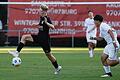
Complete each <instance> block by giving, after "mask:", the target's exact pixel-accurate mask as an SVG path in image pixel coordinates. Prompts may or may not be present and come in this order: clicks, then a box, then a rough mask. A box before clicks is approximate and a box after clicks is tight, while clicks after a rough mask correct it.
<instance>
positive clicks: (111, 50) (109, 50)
mask: <svg viewBox="0 0 120 80" xmlns="http://www.w3.org/2000/svg"><path fill="white" fill-rule="evenodd" d="M118 46H119V44H118ZM103 53H104V54H106V55H108V59H109V60H117V59H118V56H117V54H118V51H115V47H114V45H113V43H111V44H108V45H107V46H106V47H105V48H104V51H103Z"/></svg>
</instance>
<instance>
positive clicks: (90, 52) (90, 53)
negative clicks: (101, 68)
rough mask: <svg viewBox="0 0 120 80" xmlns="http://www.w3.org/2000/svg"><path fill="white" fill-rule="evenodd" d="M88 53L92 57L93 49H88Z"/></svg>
mask: <svg viewBox="0 0 120 80" xmlns="http://www.w3.org/2000/svg"><path fill="white" fill-rule="evenodd" d="M89 55H90V57H93V55H94V51H93V49H91V50H89Z"/></svg>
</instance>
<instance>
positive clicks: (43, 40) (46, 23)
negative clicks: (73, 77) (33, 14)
mask: <svg viewBox="0 0 120 80" xmlns="http://www.w3.org/2000/svg"><path fill="white" fill-rule="evenodd" d="M47 10H48V6H46V5H41V17H40V22H39V24H35V25H33V26H36V27H38V28H39V33H38V34H37V35H31V34H26V35H23V36H22V38H21V41H20V43H19V45H18V47H17V49H16V51H8V52H9V54H12V55H13V56H14V57H18V56H19V53H20V51H21V49H22V48H23V47H24V45H25V44H26V42H27V41H29V42H36V43H38V44H39V45H40V46H41V47H42V49H43V51H44V52H45V54H46V56H47V57H48V59H49V60H50V61H51V62H52V64H53V66H54V67H55V73H54V74H58V73H59V71H60V70H61V68H62V67H61V66H60V65H58V63H57V60H56V58H55V57H54V56H53V54H52V53H51V48H50V36H49V29H50V28H51V29H54V25H53V24H52V22H51V20H50V18H49V17H48V16H47Z"/></svg>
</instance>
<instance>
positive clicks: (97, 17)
mask: <svg viewBox="0 0 120 80" xmlns="http://www.w3.org/2000/svg"><path fill="white" fill-rule="evenodd" d="M94 22H95V24H96V25H97V26H99V25H100V24H101V22H103V17H102V16H101V15H95V17H94Z"/></svg>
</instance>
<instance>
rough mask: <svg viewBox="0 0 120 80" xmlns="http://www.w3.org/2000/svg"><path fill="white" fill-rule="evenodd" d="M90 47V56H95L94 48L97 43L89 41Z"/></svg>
mask: <svg viewBox="0 0 120 80" xmlns="http://www.w3.org/2000/svg"><path fill="white" fill-rule="evenodd" d="M88 48H89V55H90V57H93V56H94V48H95V44H94V43H92V42H88Z"/></svg>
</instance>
